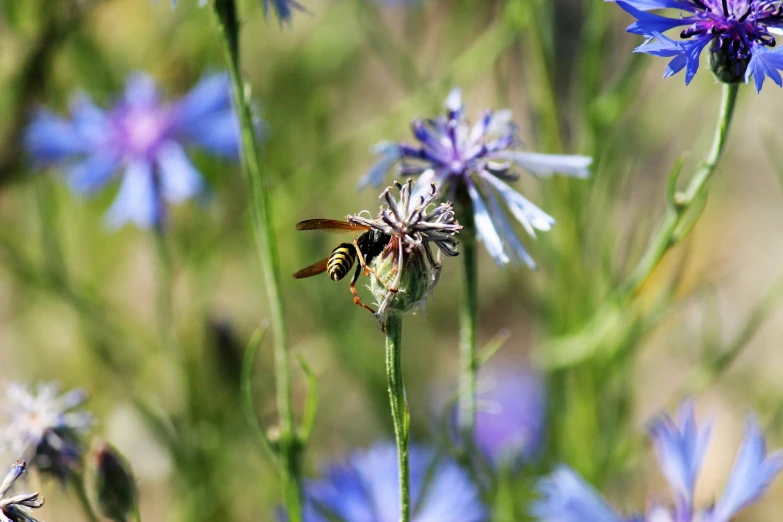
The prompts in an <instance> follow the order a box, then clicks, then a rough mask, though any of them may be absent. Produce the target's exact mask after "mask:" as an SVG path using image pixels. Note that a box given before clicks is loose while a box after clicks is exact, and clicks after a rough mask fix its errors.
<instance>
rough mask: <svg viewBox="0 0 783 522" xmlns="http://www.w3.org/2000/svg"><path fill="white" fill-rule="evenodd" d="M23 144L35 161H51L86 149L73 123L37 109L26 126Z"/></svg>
mask: <svg viewBox="0 0 783 522" xmlns="http://www.w3.org/2000/svg"><path fill="white" fill-rule="evenodd" d="M24 146H25V149H27V152H28V153H29V154H30V155H31V156H32V157H33V159H35V160H36V161H40V162H45V163H52V162H58V161H62V160H65V159H69V158H71V157H73V156H75V155H78V154H84V153H85V152H86V151H87V143H85V142H84V140H83V139H82V138H81V136H80V135H79V133H78V132H76V128H75V126H74V124H73V123H72V122H70V121H68V120H66V119H64V118H61V117H59V116H57V115H56V114H54V113H52V112H50V111H47V110H43V109H41V110H39V111H38V112H37V113H36V115H35V116H34V117H33V120H32V122H31V123H30V125H29V126H28V127H27V130H26V131H25V135H24Z"/></svg>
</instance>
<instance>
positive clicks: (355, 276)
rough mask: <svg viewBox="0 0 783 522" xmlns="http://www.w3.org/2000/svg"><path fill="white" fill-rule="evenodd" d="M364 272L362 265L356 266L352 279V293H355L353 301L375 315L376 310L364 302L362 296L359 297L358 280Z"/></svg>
mask: <svg viewBox="0 0 783 522" xmlns="http://www.w3.org/2000/svg"><path fill="white" fill-rule="evenodd" d="M361 273H362V265H357V266H356V272H354V274H353V278H352V279H351V294H353V302H354V304H358V305H359V306H361V307H362V308H364V309H365V310H369V311H370V313H371V314H373V315H375V310H373V309H372V308H370V307H369V306H367V305H366V304H364V303H362V300H361V298H360V297H359V294H358V292H356V281H357V280H358V279H359V276H360V275H361Z"/></svg>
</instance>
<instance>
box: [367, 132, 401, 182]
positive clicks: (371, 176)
mask: <svg viewBox="0 0 783 522" xmlns="http://www.w3.org/2000/svg"><path fill="white" fill-rule="evenodd" d="M370 150H371V152H372V153H373V154H377V155H380V156H381V159H379V160H378V161H377V162H376V163H375V165H373V166H372V168H370V170H369V172H367V174H365V175H364V176H362V178H361V179H360V180H359V189H363V188H366V187H378V186H380V185H381V183H383V179H384V178H385V177H386V173H387V172H389V169H390V168H391V167H392V165H394V164H395V163H396V162H397V161H399V159H400V146H399V145H397V144H396V143H394V142H393V141H382V142H380V143H378V144H376V145H375V146H373V148H372V149H370Z"/></svg>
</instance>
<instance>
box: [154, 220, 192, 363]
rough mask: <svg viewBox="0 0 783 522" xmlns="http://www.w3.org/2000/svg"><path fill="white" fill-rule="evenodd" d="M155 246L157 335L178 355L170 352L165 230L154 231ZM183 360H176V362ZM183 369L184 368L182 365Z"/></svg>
mask: <svg viewBox="0 0 783 522" xmlns="http://www.w3.org/2000/svg"><path fill="white" fill-rule="evenodd" d="M154 234H155V247H156V251H157V255H158V282H157V314H156V315H157V319H158V335H159V336H160V342H161V345H162V346H163V349H164V350H165V351H166V352H167V353H168V354H170V355H174V356H175V357H179V356H180V354H179V353H177V354H172V353H171V352H172V351H173V350H174V346H175V344H176V343H175V341H174V337H175V336H174V325H173V319H174V281H173V272H174V270H173V266H172V259H171V252H170V249H169V245H167V244H166V236H165V232H164V231H163V230H162V229H157V230H155V231H154ZM183 362H184V361H181V360H177V363H178V364H182V363H183ZM182 370H183V371H184V370H185V368H184V367H183V368H182Z"/></svg>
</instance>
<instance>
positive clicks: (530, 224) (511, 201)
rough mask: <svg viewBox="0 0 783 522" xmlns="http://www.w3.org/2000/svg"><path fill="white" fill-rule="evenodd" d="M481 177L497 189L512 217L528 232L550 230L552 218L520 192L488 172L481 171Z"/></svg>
mask: <svg viewBox="0 0 783 522" xmlns="http://www.w3.org/2000/svg"><path fill="white" fill-rule="evenodd" d="M481 179H483V180H485V181H487V182H488V183H489V184H490V185H492V187H494V189H495V190H497V191H498V192H499V193H500V195H501V196H502V198H503V200H504V201H505V203H506V205H508V209H509V210H510V211H511V213H512V214H513V215H514V217H515V218H516V219H517V221H519V222H520V223H522V226H524V227H525V230H527V232H528V234H530V235H531V236H534V237H535V235H536V230H544V231H546V230H551V229H552V225H554V224H555V220H554V218H552V216H550V215H549V214H547V213H546V212H544V211H543V210H541V209H540V208H538V207H537V206H535V205H534V204H533V203H531V202H530V201H528V200H527V199H526V198H525V197H524V196H522V194H520V193H519V192H517V191H516V190H514V189H513V188H511V187H509V186H508V185H506V184H505V183H503V182H502V181H500V180H499V179H498V178H497V177H496V176H493V175H492V174H490V173H484V172H482V173H481Z"/></svg>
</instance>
